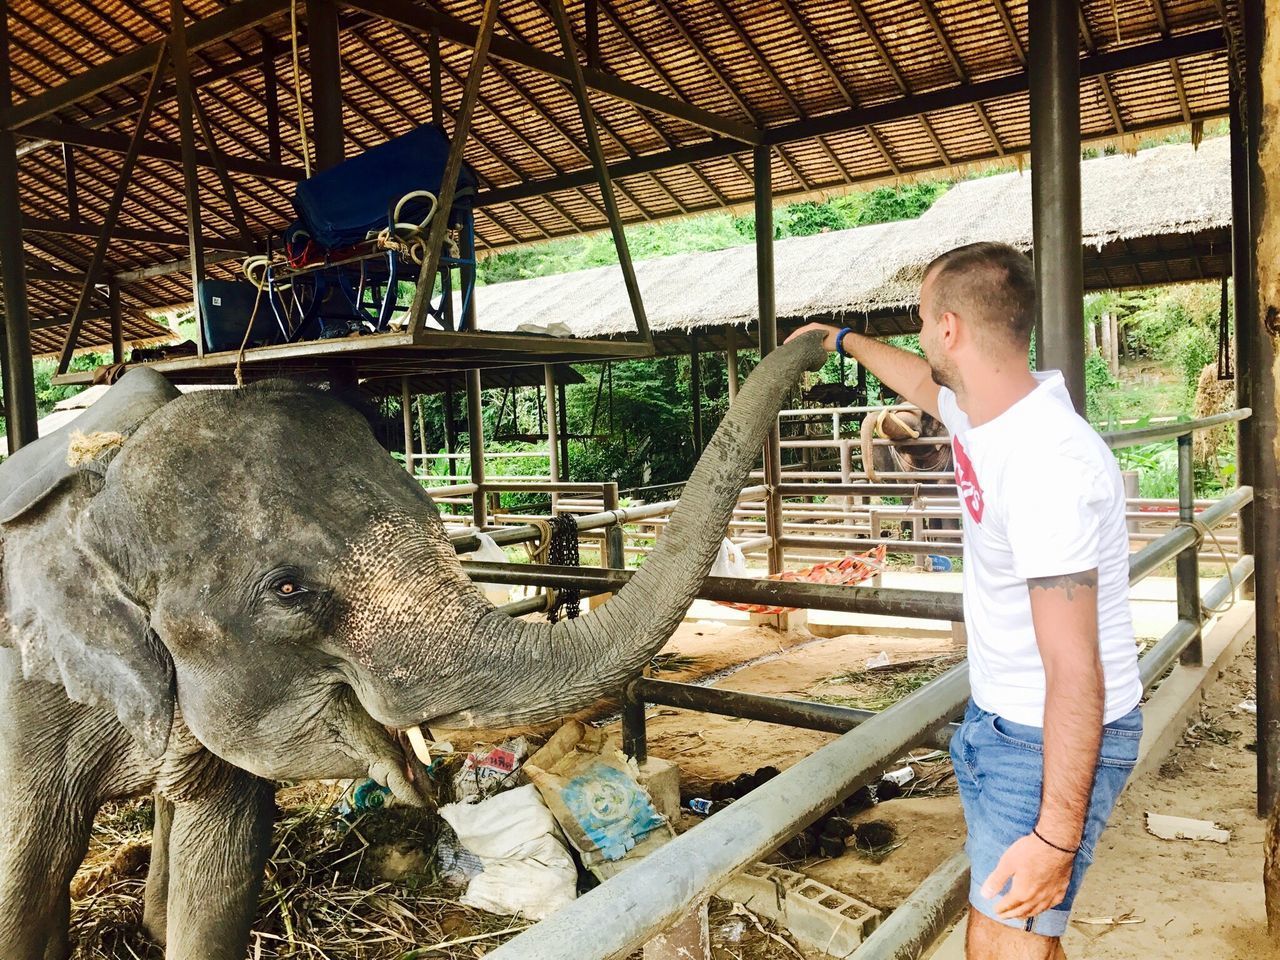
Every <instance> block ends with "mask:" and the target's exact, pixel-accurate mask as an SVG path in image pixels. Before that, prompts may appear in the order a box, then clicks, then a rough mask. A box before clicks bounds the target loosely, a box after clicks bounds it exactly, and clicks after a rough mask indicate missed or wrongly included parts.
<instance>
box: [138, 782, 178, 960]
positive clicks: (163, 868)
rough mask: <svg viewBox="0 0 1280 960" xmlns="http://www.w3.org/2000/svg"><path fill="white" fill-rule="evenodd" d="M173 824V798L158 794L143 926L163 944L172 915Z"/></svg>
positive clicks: (157, 941) (156, 796) (143, 909)
mask: <svg viewBox="0 0 1280 960" xmlns="http://www.w3.org/2000/svg"><path fill="white" fill-rule="evenodd" d="M172 826H173V801H172V800H168V799H166V798H164V797H162V796H161V795H160V794H158V793H157V794H156V795H155V823H154V825H153V826H152V828H151V865H150V866H149V867H148V868H147V892H146V897H145V899H144V901H143V908H142V927H143V929H144V930H146V931H147V934H148V935H149V936H150V937H151V939H152V940H154V941H155V942H156V943H158V944H160V946H162V947H163V946H164V944H165V939H166V933H167V931H168V926H169V924H168V917H169V831H170V829H171V827H172Z"/></svg>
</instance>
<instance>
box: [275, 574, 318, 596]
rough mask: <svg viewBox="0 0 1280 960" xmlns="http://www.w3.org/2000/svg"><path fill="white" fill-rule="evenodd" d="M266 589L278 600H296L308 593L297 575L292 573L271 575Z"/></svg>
mask: <svg viewBox="0 0 1280 960" xmlns="http://www.w3.org/2000/svg"><path fill="white" fill-rule="evenodd" d="M267 588H268V589H269V590H270V591H271V592H272V593H273V594H275V596H276V597H277V598H278V599H280V600H297V599H299V598H300V597H301V596H302V595H303V594H305V593H307V592H308V591H307V588H306V587H304V586H303V585H302V583H301V581H300V580H299V578H298V575H297V574H296V573H294V572H292V571H279V572H277V573H275V574H273V575H272V576H271V578H270V579H269V580H268V581H267Z"/></svg>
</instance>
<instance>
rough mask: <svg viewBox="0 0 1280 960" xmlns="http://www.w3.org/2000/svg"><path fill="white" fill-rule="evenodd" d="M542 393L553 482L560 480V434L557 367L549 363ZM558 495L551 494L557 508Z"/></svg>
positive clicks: (546, 365)
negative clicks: (558, 426) (557, 421)
mask: <svg viewBox="0 0 1280 960" xmlns="http://www.w3.org/2000/svg"><path fill="white" fill-rule="evenodd" d="M542 382H543V390H542V395H543V397H544V401H545V403H546V405H547V459H548V460H550V461H551V471H550V473H551V482H552V483H558V482H559V480H560V434H559V430H558V428H557V423H556V368H555V367H553V366H552V365H551V364H549V363H544V364H543V365H542ZM555 502H556V495H555V494H552V495H551V505H552V509H553V510H554V509H555Z"/></svg>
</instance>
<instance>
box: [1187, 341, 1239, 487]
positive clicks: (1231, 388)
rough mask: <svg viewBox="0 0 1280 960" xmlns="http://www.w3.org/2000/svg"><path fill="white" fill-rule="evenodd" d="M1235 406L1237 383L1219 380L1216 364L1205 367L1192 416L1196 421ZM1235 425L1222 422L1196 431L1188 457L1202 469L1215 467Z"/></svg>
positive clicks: (1197, 388) (1197, 385) (1201, 374)
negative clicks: (1217, 425)
mask: <svg viewBox="0 0 1280 960" xmlns="http://www.w3.org/2000/svg"><path fill="white" fill-rule="evenodd" d="M1235 405H1236V382H1235V381H1234V380H1219V379H1218V365H1217V364H1216V363H1209V364H1206V365H1205V367H1204V369H1203V370H1201V371H1200V380H1199V382H1198V383H1197V384H1196V399H1195V407H1194V409H1193V410H1192V413H1191V415H1192V416H1193V417H1195V418H1196V419H1197V420H1199V419H1200V418H1201V417H1209V416H1212V415H1213V414H1215V413H1226V412H1227V411H1228V410H1234V409H1235ZM1234 429H1235V428H1234V426H1233V425H1232V424H1229V423H1225V424H1223V425H1222V426H1219V427H1213V428H1211V429H1209V430H1198V431H1196V433H1195V434H1194V436H1193V438H1192V442H1191V455H1192V457H1193V458H1194V459H1195V462H1196V463H1197V464H1199V465H1200V466H1202V467H1212V468H1213V469H1214V470H1217V468H1218V450H1220V449H1221V448H1222V446H1223V445H1224V444H1225V443H1227V442H1228V441H1229V440H1230V439H1231V432H1232V430H1234Z"/></svg>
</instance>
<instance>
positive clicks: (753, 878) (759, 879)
mask: <svg viewBox="0 0 1280 960" xmlns="http://www.w3.org/2000/svg"><path fill="white" fill-rule="evenodd" d="M715 895H716V896H717V897H719V898H720V899H722V900H729V901H732V902H734V903H740V904H742V905H743V906H744V907H746V908H747V909H748V910H750V911H751V912H752V913H755V914H759V915H760V916H764V917H768V918H769V919H770V920H773V921H776V922H777V923H780V924H782V925H783V926H784V927H786V928H787V930H789V931H790V932H791V934H792V936H794V937H795V938H796V939H797V940H799V941H801V942H802V943H804V944H805V945H806V946H809V947H812V948H813V949H815V950H820V951H822V952H823V953H825V954H827V955H828V956H831V957H840V958H844V957H849V956H852V955H853V952H854V951H855V950H857V949H858V945H859V944H861V943H862V941H863V940H864V939H865V938H866V937H867V935H868V934H870V933H871V931H872V930H874V929H875V928H876V927H877V926H878V925H879V923H880V911H879V910H877V909H876V908H875V907H873V906H871V905H870V904H867V903H863V902H862V901H861V900H858V899H857V898H855V897H850V896H848V895H846V894H843V893H841V892H840V891H839V890H836V889H834V888H832V887H829V886H827V885H826V884H825V883H819V882H818V881H817V880H813V879H811V878H809V877H806V876H805V875H804V874H802V873H796V872H795V871H794V870H783V869H781V868H780V867H774V866H770V865H769V864H765V863H757V864H754V865H753V866H750V867H747V868H746V869H745V870H743V871H742V872H741V873H739V874H737V875H736V876H734V877H733V879H731V880H730V881H729V882H728V883H726V884H725V885H724V886H723V887H721V888H720V889H719V890H718V891H716V894H715Z"/></svg>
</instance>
